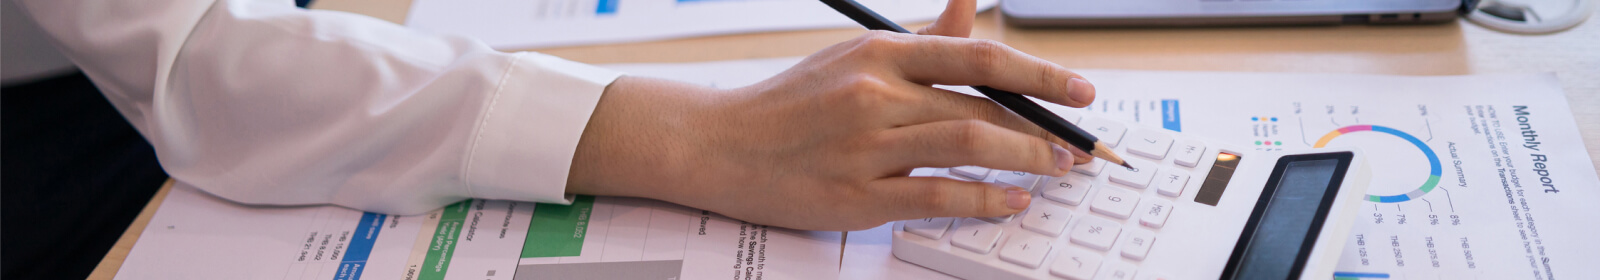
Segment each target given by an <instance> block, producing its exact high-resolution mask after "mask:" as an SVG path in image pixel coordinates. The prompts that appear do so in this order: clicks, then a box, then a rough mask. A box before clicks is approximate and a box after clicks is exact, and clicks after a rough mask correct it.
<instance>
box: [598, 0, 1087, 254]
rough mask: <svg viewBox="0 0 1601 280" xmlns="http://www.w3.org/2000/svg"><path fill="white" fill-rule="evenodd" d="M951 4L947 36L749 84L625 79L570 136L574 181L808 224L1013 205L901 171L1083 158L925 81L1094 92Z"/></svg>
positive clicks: (881, 47)
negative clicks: (976, 34)
mask: <svg viewBox="0 0 1601 280" xmlns="http://www.w3.org/2000/svg"><path fill="white" fill-rule="evenodd" d="M948 9H949V10H948V11H947V12H946V13H945V14H943V15H942V16H941V17H940V19H939V20H938V22H936V23H935V24H934V25H932V26H930V27H929V28H926V29H924V30H922V31H920V32H922V33H925V34H928V35H942V36H927V35H911V34H896V33H890V32H877V31H875V32H869V33H868V34H866V35H863V36H861V37H858V38H856V39H853V40H850V41H846V42H843V43H840V44H837V45H834V46H831V47H828V48H826V49H824V50H822V51H819V52H817V53H816V54H813V55H812V56H810V57H807V58H806V59H805V60H803V61H801V62H800V64H798V65H796V66H794V67H793V68H790V69H789V70H787V71H785V72H783V73H781V74H778V75H777V76H774V77H772V78H770V79H768V80H766V81H762V82H760V83H757V84H754V85H751V86H747V87H743V88H738V89H731V90H717V89H711V88H705V87H699V86H694V85H687V84H682V83H676V82H669V81H663V80H657V79H647V78H637V77H623V78H621V79H619V80H617V81H616V82H615V83H613V84H612V85H611V86H610V87H609V88H608V89H607V90H606V93H605V94H604V95H603V96H602V97H601V101H600V104H599V105H598V106H597V107H596V109H595V114H594V115H593V117H592V118H591V120H590V123H589V126H588V128H587V129H586V131H585V132H584V135H583V137H582V139H581V140H580V143H579V147H578V151H577V155H576V156H575V157H574V162H573V170H572V171H571V174H572V176H571V177H570V178H569V187H568V191H569V192H570V193H580V194H595V195H621V196H637V197H647V198H655V199H661V200H665V201H669V202H674V203H678V204H683V205H687V206H691V207H697V208H701V209H706V210H710V211H714V212H717V213H720V214H723V215H726V216H729V217H733V218H737V219H742V220H745V221H749V222H753V223H760V224H767V225H773V226H782V227H790V228H796V229H808V230H855V229H865V228H870V227H873V226H877V225H880V224H883V223H885V222H888V221H894V220H905V219H915V218H923V217H933V216H939V217H987V216H1001V215H1009V214H1015V213H1017V212H1019V211H1021V210H1023V209H1025V208H1026V207H1027V206H1028V204H1029V200H1030V198H1029V193H1028V192H1026V191H1024V190H1023V189H1022V188H1017V187H1009V188H1002V187H999V186H997V185H991V184H987V183H979V182H965V181H958V180H952V179H947V178H936V177H907V174H908V173H909V172H910V171H911V170H912V169H914V168H919V167H952V166H962V165H977V166H983V167H989V168H995V169H1002V170H1016V171H1024V172H1030V173H1035V174H1045V175H1052V176H1062V175H1065V174H1066V173H1067V172H1068V170H1069V169H1070V168H1071V167H1072V164H1073V163H1074V162H1075V160H1088V158H1087V157H1085V156H1082V152H1077V151H1074V152H1070V151H1069V150H1068V149H1064V148H1062V147H1063V146H1062V145H1065V143H1064V142H1062V141H1061V140H1059V139H1056V138H1055V137H1053V136H1051V135H1050V134H1049V133H1047V132H1045V131H1044V130H1042V129H1040V128H1039V127H1037V126H1035V125H1034V124H1032V123H1029V122H1028V121H1026V120H1024V119H1023V118H1022V117H1020V116H1017V115H1016V114H1013V113H1012V112H1010V111H1008V110H1006V109H1005V108H1003V107H1001V106H999V105H996V104H994V103H993V102H991V101H989V100H988V99H984V98H978V97H972V96H968V95H963V94H959V93H955V92H950V91H946V90H941V89H937V88H934V87H931V86H930V85H932V84H950V85H988V86H990V87H994V88H998V89H1002V90H1008V91H1012V92H1017V93H1021V94H1026V95H1029V96H1033V97H1036V98H1039V99H1041V100H1045V101H1049V102H1053V103H1057V104H1063V105H1067V106H1074V107H1083V106H1085V105H1087V104H1089V103H1090V102H1091V101H1092V100H1093V99H1094V98H1095V89H1094V87H1093V86H1091V85H1090V84H1089V83H1088V82H1086V81H1085V80H1084V79H1083V78H1082V77H1080V76H1079V75H1077V74H1074V73H1073V72H1071V71H1068V70H1067V69H1064V68H1062V67H1060V66H1057V65H1055V64H1052V63H1050V62H1047V61H1044V60H1041V59H1039V58H1035V57H1032V56H1029V55H1027V54H1024V53H1022V52H1019V51H1017V50H1014V49H1012V48H1010V47H1007V46H1006V45H1003V44H1000V43H997V42H995V41H989V40H975V39H966V38H960V37H962V36H966V34H967V30H969V29H970V28H971V23H972V15H973V1H972V0H956V1H953V3H952V4H951V7H949V8H948ZM1075 152H1076V153H1079V154H1081V156H1078V157H1075V155H1074V153H1075Z"/></svg>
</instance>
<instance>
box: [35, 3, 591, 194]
mask: <svg viewBox="0 0 1601 280" xmlns="http://www.w3.org/2000/svg"><path fill="white" fill-rule="evenodd" d="M21 4H24V5H23V6H24V8H26V9H27V10H29V12H30V14H32V15H33V17H34V18H38V19H40V20H39V21H40V23H41V25H42V26H43V27H44V28H45V29H46V30H47V32H48V33H50V35H51V36H52V37H53V38H54V39H55V40H56V41H57V43H58V45H59V46H60V47H61V48H62V49H63V50H65V53H67V54H68V55H69V56H70V57H72V58H73V60H74V61H75V62H77V63H78V64H79V65H80V67H81V68H83V69H84V71H85V72H87V73H88V74H89V76H90V77H91V78H92V79H93V80H94V81H95V83H96V84H97V86H99V87H100V88H101V89H102V91H103V92H105V93H106V95H107V98H108V99H110V100H111V101H112V103H113V104H114V105H116V106H117V108H118V110H119V111H121V112H122V113H123V114H124V116H126V117H127V118H128V120H129V122H130V123H132V124H133V125H134V126H135V127H137V128H139V130H140V132H141V133H142V134H144V135H145V137H146V138H147V139H149V140H150V142H151V143H152V145H153V146H155V148H156V151H157V153H158V155H159V158H160V160H161V162H162V165H163V167H164V168H165V169H166V170H167V171H168V172H169V173H170V174H171V175H172V176H173V177H174V178H176V179H178V180H180V181H184V182H186V183H190V184H193V185H195V186H197V187H200V188H202V189H205V190H207V191H209V192H211V193H213V194H218V195H221V196H223V197H226V198H229V199H234V200H237V201H242V202H248V203H261V204H280V205H284V204H322V203H334V204H339V205H344V206H347V207H352V208H358V209H362V210H368V211H380V212H390V213H418V212H422V211H427V210H429V209H432V208H437V207H439V206H442V205H444V204H448V203H450V202H454V201H457V200H460V199H464V198H468V197H479V198H492V199H514V200H528V201H540V202H563V201H564V200H563V197H562V196H563V191H564V186H565V182H566V181H567V180H566V175H568V168H569V166H568V163H570V161H569V159H570V158H571V157H572V156H573V152H574V149H575V148H576V146H577V143H578V139H579V135H580V134H582V131H583V129H584V125H585V121H587V120H588V119H589V114H590V113H592V112H593V108H594V104H595V102H596V101H597V100H598V99H599V95H600V93H601V90H602V89H603V87H604V86H605V85H606V84H608V83H609V82H610V81H611V80H612V79H613V78H615V77H616V75H617V74H616V73H614V72H611V71H608V70H603V69H599V68H594V67H592V66H587V65H581V64H577V63H572V62H567V61H563V60H560V59H558V58H554V57H549V56H545V55H540V54H534V53H526V54H509V53H503V52H498V51H495V50H492V49H489V48H488V47H487V46H484V45H483V44H481V43H478V42H476V41H473V40H470V39H466V38H461V37H450V36H439V35H432V34H426V33H421V32H417V31H414V30H410V29H406V28H404V27H401V26H398V25H394V24H392V23H387V22H383V21H380V20H376V19H372V18H367V17H363V16H359V15H353V14H346V13H337V12H319V11H307V10H304V9H298V8H295V7H293V6H292V5H290V3H289V1H246V0H224V1H210V0H152V1H135V2H129V1H94V0H49V1H31V2H22V3H21Z"/></svg>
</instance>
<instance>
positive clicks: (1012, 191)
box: [1006, 187, 1030, 210]
mask: <svg viewBox="0 0 1601 280" xmlns="http://www.w3.org/2000/svg"><path fill="white" fill-rule="evenodd" d="M1029 199H1030V198H1029V193H1028V191H1027V190H1023V188H1019V187H1011V188H1007V189H1006V207H1011V208H1012V209H1014V210H1023V209H1024V208H1028V201H1029Z"/></svg>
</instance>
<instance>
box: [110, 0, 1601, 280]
mask: <svg viewBox="0 0 1601 280" xmlns="http://www.w3.org/2000/svg"><path fill="white" fill-rule="evenodd" d="M313 7H314V8H316V9H323V10H336V11H347V12H354V13H358V14H364V15H368V16H373V17H377V18H381V19H384V20H388V21H390V22H395V23H400V22H403V21H404V19H405V16H406V11H407V9H409V8H410V1H409V0H318V1H317V2H316V4H315V5H313ZM861 32H862V31H861V30H860V29H855V28H841V29H829V30H812V31H794V32H774V33H760V34H744V35H729V36H715V37H704V38H690V39H680V40H670V41H659V42H646V43H632V44H616V45H603V46H583V47H565V48H549V49H534V50H532V51H539V52H544V53H548V54H552V55H556V56H560V57H563V58H567V59H571V60H575V61H580V62H585V63H595V64H599V63H621V62H691V61H709V60H731V59H750V58H771V57H787V56H804V55H807V54H811V53H812V52H815V51H817V50H820V49H822V48H823V47H826V46H829V45H832V44H834V43H836V42H840V41H844V40H846V39H850V38H852V37H855V36H857V35H859V34H861ZM973 37H975V38H986V39H994V40H998V41H1002V42H1005V43H1006V44H1009V45H1011V46H1013V47H1015V48H1017V49H1019V50H1022V51H1024V52H1027V53H1030V54H1034V55H1036V56H1039V57H1041V58H1045V59H1047V60H1050V61H1053V62H1056V63H1058V64H1061V65H1063V66H1067V67H1068V68H1104V69H1133V70H1182V71H1235V72H1309V73H1364V74H1388V75H1463V74H1487V73H1539V72H1555V73H1556V74H1557V77H1558V78H1560V79H1561V80H1562V87H1563V89H1564V90H1566V91H1567V97H1568V104H1569V107H1571V108H1572V110H1573V115H1574V119H1575V121H1577V122H1578V124H1579V129H1580V131H1581V133H1580V134H1581V135H1582V137H1583V138H1584V142H1585V148H1586V149H1587V150H1588V152H1589V154H1590V160H1591V163H1592V164H1596V163H1597V161H1598V160H1601V159H1598V157H1597V131H1598V127H1601V115H1598V112H1597V107H1601V89H1598V83H1601V54H1598V51H1601V16H1592V17H1590V19H1589V21H1588V22H1585V23H1584V24H1583V25H1580V26H1578V27H1575V28H1573V29H1569V30H1567V31H1563V32H1560V33H1556V34H1551V35H1538V36H1527V35H1511V34H1504V33H1499V32H1496V31H1491V30H1487V29H1485V28H1482V27H1479V26H1478V25H1474V24H1472V23H1467V22H1464V21H1459V22H1456V23H1450V24H1442V25H1426V26H1303V27H1251V28H1186V29H1088V30H1072V29H1067V30H1028V29H1017V28H1012V27H1008V26H1006V25H1004V24H1002V23H1001V21H1000V15H999V14H998V13H997V12H995V11H989V12H984V13H981V14H980V15H979V17H978V21H977V22H976V26H975V27H974V30H973ZM1105 94H1114V93H1105ZM1508 94H1516V93H1508ZM1596 165H1597V166H1601V164H1596ZM170 188H171V186H170V182H169V184H168V186H165V187H163V188H162V190H161V192H159V193H157V194H156V197H155V199H152V200H151V202H150V205H148V206H146V207H145V210H144V212H141V213H140V214H139V218H138V219H137V220H135V221H134V224H133V225H132V226H130V227H129V228H128V230H127V231H126V232H125V233H124V234H123V237H122V239H120V240H118V241H117V244H116V246H115V247H113V248H112V249H111V252H110V253H109V254H107V255H106V257H105V259H104V260H102V261H101V263H100V266H99V267H96V268H95V272H94V274H92V275H90V277H89V278H90V279H110V278H111V276H113V275H115V274H116V271H117V268H119V267H120V266H121V264H122V260H123V258H126V257H127V255H128V252H129V250H132V249H133V243H134V241H135V240H137V239H138V238H139V233H140V232H141V231H143V230H144V227H145V225H146V224H147V223H149V221H150V217H151V216H152V215H154V214H155V209H156V206H158V205H159V204H160V203H161V200H162V199H163V198H165V197H166V193H167V190H168V189H170Z"/></svg>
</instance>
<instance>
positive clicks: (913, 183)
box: [873, 177, 1030, 220]
mask: <svg viewBox="0 0 1601 280" xmlns="http://www.w3.org/2000/svg"><path fill="white" fill-rule="evenodd" d="M874 184H876V186H874V187H873V190H874V191H873V195H875V196H878V197H877V198H878V201H883V202H887V203H884V204H883V205H885V206H888V207H890V208H891V209H885V210H886V211H884V212H882V213H885V214H888V215H890V216H891V219H892V220H905V219H916V218H926V217H996V216H1005V215H1011V214H1017V213H1018V212H1021V211H1023V209H1027V208H1028V205H1029V202H1030V197H1029V192H1028V191H1026V190H1023V188H1019V187H1005V188H1002V187H1000V186H998V185H992V184H987V183H979V182H965V181H957V180H952V179H949V178H939V177H894V178H884V179H879V180H878V181H874Z"/></svg>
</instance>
